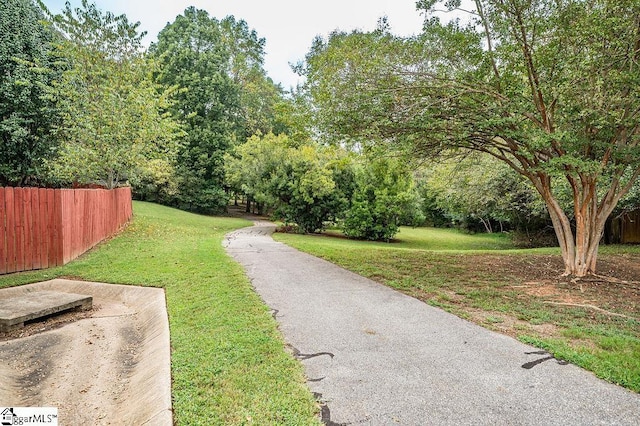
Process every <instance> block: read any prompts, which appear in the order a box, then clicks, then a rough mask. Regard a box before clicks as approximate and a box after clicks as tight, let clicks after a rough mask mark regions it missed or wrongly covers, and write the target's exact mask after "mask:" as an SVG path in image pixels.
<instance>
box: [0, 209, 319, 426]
mask: <svg viewBox="0 0 640 426" xmlns="http://www.w3.org/2000/svg"><path fill="white" fill-rule="evenodd" d="M247 225H249V222H247V221H243V220H239V219H230V218H213V217H206V216H199V215H194V214H189V213H185V212H181V211H178V210H174V209H169V208H166V207H162V206H158V205H154V204H149V203H142V202H135V203H134V220H133V222H132V223H131V224H130V226H129V227H128V228H127V229H126V230H125V231H124V232H122V233H121V234H120V235H119V236H117V237H116V238H114V239H112V240H111V241H108V242H106V243H104V244H102V245H100V246H99V247H98V248H97V249H94V250H92V251H91V252H90V253H87V254H85V255H84V256H82V257H81V258H79V259H77V260H75V261H73V262H71V263H69V264H68V265H66V266H64V267H59V268H54V269H49V270H43V271H35V272H26V273H19V274H12V275H8V276H2V277H0V287H7V286H13V285H20V284H26V283H31V282H36V281H42V280H47V279H52V278H57V277H73V278H79V279H83V280H89V281H98V282H107V283H118V284H134V285H142V286H154V287H163V288H164V289H165V291H166V297H167V307H168V311H169V312H168V313H169V323H170V329H171V350H172V352H171V371H172V379H173V387H172V395H173V408H174V416H175V420H176V423H177V424H179V425H213V424H256V425H265V424H270V425H271V424H274V425H276V424H280V425H318V424H320V422H319V420H318V417H317V413H318V407H317V404H316V401H315V400H314V398H313V396H312V395H311V393H310V391H309V390H308V388H307V386H306V384H305V378H304V373H303V369H302V366H301V365H300V364H299V363H298V362H297V361H295V360H294V359H293V357H292V356H291V355H290V354H288V353H287V352H286V351H285V348H284V341H283V339H282V337H281V335H280V333H279V331H278V330H277V325H276V322H275V320H274V319H273V317H272V316H271V314H270V312H269V310H268V308H267V307H266V306H265V305H264V304H263V302H262V301H261V300H260V298H259V297H258V295H257V294H256V293H255V292H254V291H253V289H252V287H251V284H250V283H249V281H248V279H247V278H246V276H245V275H244V272H243V270H242V268H241V267H240V266H239V265H238V264H236V263H235V262H234V261H233V260H232V259H231V258H230V257H228V256H227V255H226V253H225V252H224V249H223V247H222V245H221V242H222V240H223V238H224V235H225V234H226V233H227V232H230V231H232V230H233V229H237V228H240V227H243V226H247Z"/></svg>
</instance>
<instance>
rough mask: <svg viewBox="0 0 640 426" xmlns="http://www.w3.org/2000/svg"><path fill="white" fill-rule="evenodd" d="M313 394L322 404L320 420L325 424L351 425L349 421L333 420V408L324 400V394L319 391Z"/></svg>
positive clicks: (328, 425) (326, 425) (333, 425)
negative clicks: (337, 421) (338, 421)
mask: <svg viewBox="0 0 640 426" xmlns="http://www.w3.org/2000/svg"><path fill="white" fill-rule="evenodd" d="M313 396H314V397H315V398H316V401H318V404H320V420H321V421H322V424H324V425H325V426H348V425H349V423H336V422H334V421H332V420H331V410H330V409H329V406H328V405H327V403H326V402H322V394H321V393H318V392H314V393H313Z"/></svg>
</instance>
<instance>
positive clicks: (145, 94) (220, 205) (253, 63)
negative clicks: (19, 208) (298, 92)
mask: <svg viewBox="0 0 640 426" xmlns="http://www.w3.org/2000/svg"><path fill="white" fill-rule="evenodd" d="M0 18H1V20H0V85H1V88H2V90H1V91H0V119H1V120H2V121H1V123H0V137H1V138H2V146H1V147H0V150H1V151H0V154H1V158H0V185H16V186H22V185H40V186H69V185H85V184H93V185H95V184H97V185H103V186H106V187H109V188H112V187H114V186H117V185H122V184H130V185H132V186H133V187H134V190H135V193H136V196H137V197H140V198H144V199H149V200H153V201H157V202H161V203H165V204H170V205H174V206H178V207H181V208H185V209H190V210H195V211H200V212H207V213H214V212H221V211H223V210H224V209H225V208H226V204H227V199H228V193H227V191H226V185H225V182H224V168H223V163H222V162H223V156H224V154H225V152H227V151H228V150H229V149H231V148H232V147H233V146H235V145H237V144H240V143H243V142H244V141H245V140H246V139H247V137H248V136H250V135H252V134H254V133H256V132H263V133H268V132H271V131H276V132H286V131H287V124H286V122H287V119H281V118H279V116H280V115H281V114H280V113H279V111H289V110H290V108H287V107H286V106H283V105H286V104H287V102H288V101H287V99H286V98H285V96H284V91H283V90H282V88H281V87H280V86H279V85H276V84H274V83H273V81H272V80H271V79H270V78H268V77H267V75H266V72H265V71H264V69H263V67H262V63H263V59H264V43H265V41H264V39H262V38H259V37H258V35H257V34H256V32H255V31H253V30H251V29H250V28H249V26H248V25H247V23H246V22H245V21H242V20H239V21H238V20H236V19H235V18H234V17H227V18H225V19H223V20H217V19H215V18H212V17H210V16H209V15H208V14H207V12H205V11H203V10H197V9H195V8H193V7H190V8H188V9H186V10H185V12H184V14H183V15H180V16H178V17H177V18H176V20H175V21H174V22H173V23H171V24H168V25H167V27H166V28H165V29H164V30H163V31H162V32H161V33H160V34H159V36H158V41H157V43H155V44H153V45H152V46H151V47H150V48H149V49H148V51H145V49H144V47H143V45H142V43H141V39H142V37H143V36H144V33H141V32H140V31H139V29H138V27H139V23H131V22H129V21H128V19H127V17H126V16H124V15H121V16H116V15H114V14H112V13H110V12H103V11H101V10H99V9H98V8H97V7H96V6H95V5H94V4H91V3H89V2H88V1H87V0H83V1H82V4H81V7H78V8H72V7H71V6H70V5H69V4H67V5H66V7H65V9H64V10H63V12H62V13H61V14H60V15H57V16H54V15H52V14H51V13H50V12H49V11H48V10H46V9H45V8H44V6H43V5H42V4H41V3H39V2H35V1H34V0H9V1H8V2H7V3H6V4H3V8H2V11H0Z"/></svg>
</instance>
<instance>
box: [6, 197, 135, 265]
mask: <svg viewBox="0 0 640 426" xmlns="http://www.w3.org/2000/svg"><path fill="white" fill-rule="evenodd" d="M132 214H133V211H132V205H131V188H117V189H113V190H106V189H43V188H0V274H8V273H11V272H19V271H29V270H33V269H43V268H51V267H54V266H59V265H64V264H65V263H67V262H69V261H71V260H73V259H75V258H76V257H78V256H80V255H81V254H82V253H84V252H85V251H87V250H89V249H90V248H91V247H93V246H95V245H96V244H97V243H99V242H100V241H102V240H104V239H105V238H107V237H109V236H111V235H113V234H114V233H115V232H117V231H118V230H119V229H120V228H121V227H122V226H124V225H125V224H126V223H127V222H128V221H129V220H130V219H131V216H132Z"/></svg>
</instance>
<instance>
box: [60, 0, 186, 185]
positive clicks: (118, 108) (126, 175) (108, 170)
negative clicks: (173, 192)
mask: <svg viewBox="0 0 640 426" xmlns="http://www.w3.org/2000/svg"><path fill="white" fill-rule="evenodd" d="M54 22H55V25H56V27H57V29H58V30H59V31H61V32H62V33H63V34H64V35H65V37H66V39H65V41H64V42H62V43H61V45H60V53H61V55H63V56H64V57H65V58H67V60H68V61H69V62H70V64H71V67H70V68H69V69H68V70H67V71H65V72H64V73H63V75H62V78H61V79H60V81H59V82H57V83H56V88H57V92H58V96H59V99H60V105H61V110H62V113H63V116H62V118H63V125H62V127H61V129H60V133H61V135H62V136H63V138H64V141H63V143H62V146H61V149H60V152H59V155H58V156H57V157H56V158H54V159H52V160H51V161H50V162H49V168H50V173H51V176H52V178H53V179H54V180H56V181H58V182H60V183H65V184H69V183H71V182H81V183H85V182H96V181H97V182H99V183H102V184H104V185H106V186H107V187H108V188H113V187H114V186H117V185H118V184H119V183H120V182H122V181H125V180H129V181H133V182H135V181H137V180H138V179H139V176H142V175H145V174H148V173H147V172H146V170H145V169H146V168H147V166H148V165H149V162H150V161H151V160H155V161H162V162H165V163H169V162H170V161H171V159H172V157H173V154H174V151H175V149H176V142H175V141H176V139H177V137H178V136H179V135H180V130H179V127H178V124H177V123H176V121H175V120H174V119H172V117H171V116H170V115H168V114H167V113H166V112H165V111H166V110H167V109H168V108H169V107H170V106H171V104H172V101H171V96H172V94H173V90H170V89H163V88H160V87H159V86H158V85H156V84H155V83H153V81H152V78H151V73H152V72H153V71H154V70H155V69H157V68H156V67H157V63H155V62H153V61H151V60H149V59H148V58H146V57H145V56H144V55H143V54H142V53H141V44H140V39H141V37H142V36H143V34H139V33H138V32H137V27H138V25H139V24H138V23H137V24H131V23H129V21H128V20H127V18H126V16H124V15H122V16H114V15H113V14H112V13H109V12H107V13H102V12H101V11H100V10H98V9H97V8H96V6H95V5H93V4H89V3H88V2H87V1H86V0H83V2H82V7H81V8H76V9H75V10H73V9H71V6H70V5H69V4H67V6H66V9H65V10H64V11H63V14H62V15H59V16H56V17H55V19H54Z"/></svg>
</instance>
